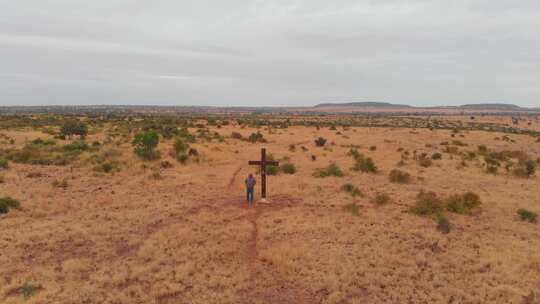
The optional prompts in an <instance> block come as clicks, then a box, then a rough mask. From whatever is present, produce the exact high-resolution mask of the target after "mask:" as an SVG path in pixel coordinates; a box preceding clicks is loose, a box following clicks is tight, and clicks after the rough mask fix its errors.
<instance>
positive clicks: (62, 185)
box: [52, 178, 69, 189]
mask: <svg viewBox="0 0 540 304" xmlns="http://www.w3.org/2000/svg"><path fill="white" fill-rule="evenodd" d="M52 185H53V187H55V188H62V189H67V187H68V186H69V185H68V182H67V179H65V178H64V179H63V180H61V181H59V180H55V181H53V182H52Z"/></svg>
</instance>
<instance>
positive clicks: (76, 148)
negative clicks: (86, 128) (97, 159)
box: [63, 140, 89, 151]
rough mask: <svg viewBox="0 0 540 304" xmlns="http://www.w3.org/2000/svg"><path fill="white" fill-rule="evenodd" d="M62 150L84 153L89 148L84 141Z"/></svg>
mask: <svg viewBox="0 0 540 304" xmlns="http://www.w3.org/2000/svg"><path fill="white" fill-rule="evenodd" d="M63 148H64V150H66V151H86V150H88V148H89V146H88V144H87V143H86V142H85V141H82V140H80V141H74V142H72V143H70V144H67V145H65V146H64V147H63Z"/></svg>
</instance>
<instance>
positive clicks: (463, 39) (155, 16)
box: [0, 0, 540, 106]
mask: <svg viewBox="0 0 540 304" xmlns="http://www.w3.org/2000/svg"><path fill="white" fill-rule="evenodd" d="M539 20H540V2H538V1H530V0H524V1H519V2H516V1H507V0H498V1H487V0H472V1H470V0H468V1H466V0H455V1H442V0H430V1H428V0H406V1H405V0H403V1H392V0H379V1H375V0H371V1H370V0H364V1H352V0H351V1H348V0H342V1H322V0H311V1H308V0H288V1H284V0H283V1H280V0H275V1H266V0H264V1H262V0H258V1H247V0H246V1H242V0H230V1H201V0H199V1H190V0H185V1H173V0H160V1H136V0H94V1H91V2H87V1H86V2H82V1H76V0H53V1H38V0H26V1H5V3H4V4H3V9H2V10H1V11H0V66H1V67H2V70H1V72H0V92H2V93H1V94H0V104H1V105H21V104H24V105H36V104H169V105H171V104H172V105H187V104H189V105H232V104H234V105H294V106H296V105H312V104H315V103H319V102H323V101H324V102H327V101H348V100H350V101H355V100H382V101H391V102H400V103H411V104H417V105H437V104H462V103H470V102H494V101H498V102H510V103H516V104H520V105H525V106H540V101H539V99H538V96H540V94H539V93H540V53H539V52H536V50H538V49H539V47H540V21H539Z"/></svg>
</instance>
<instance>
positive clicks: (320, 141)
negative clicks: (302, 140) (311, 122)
mask: <svg viewBox="0 0 540 304" xmlns="http://www.w3.org/2000/svg"><path fill="white" fill-rule="evenodd" d="M325 144H326V139H325V138H323V137H319V138H317V139H316V140H315V145H316V146H317V147H324V145H325Z"/></svg>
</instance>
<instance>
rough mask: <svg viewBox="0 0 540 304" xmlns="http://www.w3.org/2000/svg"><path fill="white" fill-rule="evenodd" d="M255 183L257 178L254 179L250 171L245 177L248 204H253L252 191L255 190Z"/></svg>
mask: <svg viewBox="0 0 540 304" xmlns="http://www.w3.org/2000/svg"><path fill="white" fill-rule="evenodd" d="M255 184H257V180H255V177H253V174H251V173H250V174H249V175H248V177H247V178H246V192H247V201H248V204H249V205H250V206H251V205H253V196H254V195H253V193H254V191H255Z"/></svg>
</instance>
